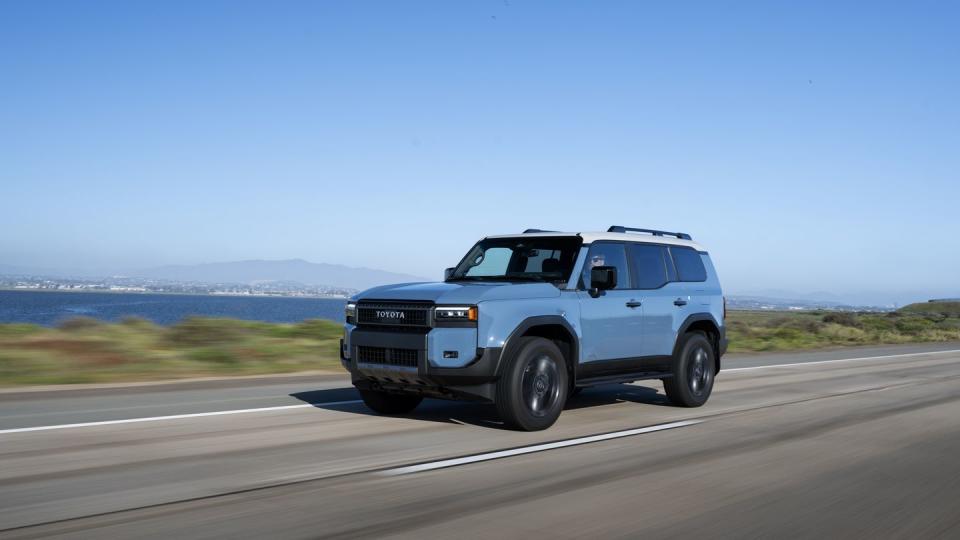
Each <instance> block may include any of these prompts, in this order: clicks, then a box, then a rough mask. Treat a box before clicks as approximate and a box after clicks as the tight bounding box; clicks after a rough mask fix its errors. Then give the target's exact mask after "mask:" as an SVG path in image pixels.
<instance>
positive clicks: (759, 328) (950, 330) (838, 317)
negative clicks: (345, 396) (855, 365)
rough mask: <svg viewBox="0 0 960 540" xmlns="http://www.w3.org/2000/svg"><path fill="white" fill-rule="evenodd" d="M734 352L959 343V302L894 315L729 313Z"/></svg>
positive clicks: (916, 307) (930, 304) (907, 308)
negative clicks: (957, 341) (941, 342)
mask: <svg viewBox="0 0 960 540" xmlns="http://www.w3.org/2000/svg"><path fill="white" fill-rule="evenodd" d="M727 337H728V338H729V340H730V349H729V350H730V352H761V351H790V350H803V349H818V348H827V347H843V346H851V345H880V344H895V343H924V342H936V341H956V340H960V302H928V303H920V304H911V305H909V306H905V307H904V308H902V309H900V310H898V311H891V312H889V313H876V312H859V313H854V312H847V311H729V312H727Z"/></svg>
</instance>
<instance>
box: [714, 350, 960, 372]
mask: <svg viewBox="0 0 960 540" xmlns="http://www.w3.org/2000/svg"><path fill="white" fill-rule="evenodd" d="M947 353H960V349H952V350H949V351H929V352H915V353H904V354H888V355H885V356H863V357H858V358H838V359H836V360H817V361H815V362H793V363H791V364H771V365H769V366H751V367H741V368H732V369H724V368H721V369H720V373H721V374H723V373H731V372H734V371H752V370H754V369H767V368H778V367H795V366H815V365H817V364H833V363H835V362H856V361H860V360H884V359H887V358H903V357H904V356H920V355H924V354H947Z"/></svg>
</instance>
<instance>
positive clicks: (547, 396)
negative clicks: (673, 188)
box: [496, 337, 568, 431]
mask: <svg viewBox="0 0 960 540" xmlns="http://www.w3.org/2000/svg"><path fill="white" fill-rule="evenodd" d="M519 345H520V346H519V347H518V349H517V354H515V355H514V356H513V357H512V358H510V359H508V360H507V363H506V366H505V368H504V370H503V375H502V376H501V377H500V380H499V381H498V382H497V391H496V406H497V412H499V413H500V417H501V418H502V419H503V421H504V423H505V424H506V425H507V426H508V427H510V428H513V429H520V430H524V431H538V430H541V429H547V428H548V427H550V426H552V425H553V423H554V422H556V421H557V418H558V417H559V416H560V411H562V410H563V405H564V403H565V402H566V400H567V388H568V383H567V367H566V364H565V363H564V360H563V353H561V352H560V349H559V348H557V346H556V345H554V344H553V342H552V341H550V340H548V339H544V338H538V337H525V338H521V340H520V344H519Z"/></svg>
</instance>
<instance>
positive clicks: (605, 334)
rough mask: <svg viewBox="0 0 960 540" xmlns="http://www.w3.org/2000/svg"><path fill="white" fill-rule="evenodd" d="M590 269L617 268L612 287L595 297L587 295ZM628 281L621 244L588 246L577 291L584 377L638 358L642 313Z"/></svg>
mask: <svg viewBox="0 0 960 540" xmlns="http://www.w3.org/2000/svg"><path fill="white" fill-rule="evenodd" d="M593 266H613V267H614V268H616V269H617V286H616V288H614V289H610V290H608V291H601V292H600V295H599V296H597V297H596V298H594V297H592V296H590V294H589V293H588V292H587V289H589V287H590V269H591V268H592V267H593ZM631 281H632V278H631V273H630V265H629V263H628V262H627V253H626V246H624V245H623V243H621V242H594V243H593V244H592V245H591V246H590V251H589V252H588V253H587V260H586V261H585V262H584V265H583V271H582V273H581V280H580V287H579V290H578V291H577V296H578V297H579V299H580V325H581V332H582V336H581V340H580V347H581V349H582V360H583V364H582V365H581V369H583V370H585V374H596V373H600V372H603V371H609V370H612V369H615V368H616V363H611V362H612V361H616V360H625V359H629V358H636V357H637V356H640V351H641V340H642V337H641V322H642V312H641V310H640V309H639V308H640V302H639V301H638V300H637V298H636V293H637V291H635V290H632V283H631ZM634 304H635V305H634ZM631 306H632V307H631Z"/></svg>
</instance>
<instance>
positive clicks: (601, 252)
mask: <svg viewBox="0 0 960 540" xmlns="http://www.w3.org/2000/svg"><path fill="white" fill-rule="evenodd" d="M594 266H613V267H615V268H616V269H617V286H616V287H614V289H630V288H632V285H631V284H630V269H629V267H628V266H627V253H626V249H624V245H623V244H620V243H616V242H597V243H594V244H593V245H591V246H590V251H589V252H587V260H586V261H585V262H584V263H583V272H582V273H581V276H580V287H581V288H583V289H589V288H590V269H591V268H593V267H594Z"/></svg>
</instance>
